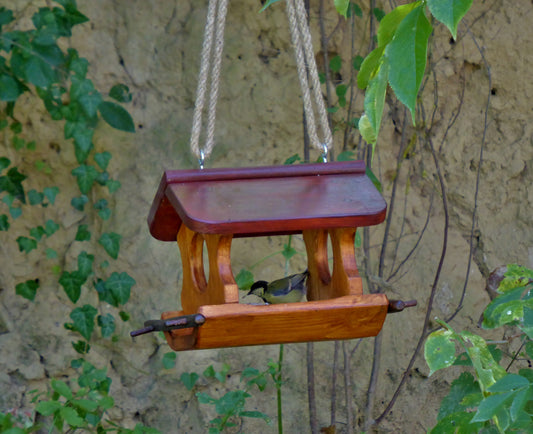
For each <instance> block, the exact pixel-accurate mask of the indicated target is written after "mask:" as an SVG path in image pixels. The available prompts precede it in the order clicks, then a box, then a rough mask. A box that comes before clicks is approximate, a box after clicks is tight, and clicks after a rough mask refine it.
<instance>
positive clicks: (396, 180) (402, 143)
mask: <svg viewBox="0 0 533 434" xmlns="http://www.w3.org/2000/svg"><path fill="white" fill-rule="evenodd" d="M406 120H407V109H406V108H404V110H403V128H402V137H401V140H400V149H399V150H398V156H397V157H396V176H395V177H394V181H393V182H392V191H391V197H390V200H389V205H388V211H387V220H386V222H385V230H384V232H383V242H382V244H381V252H380V255H379V264H378V277H383V268H384V267H385V253H386V252H387V244H388V240H389V232H390V227H391V224H392V217H393V215H394V205H395V203H396V189H397V188H398V183H399V180H400V169H401V167H402V161H403V154H404V152H405V148H406V146H407V141H406V140H405V137H406V133H405V131H406V123H407V122H406Z"/></svg>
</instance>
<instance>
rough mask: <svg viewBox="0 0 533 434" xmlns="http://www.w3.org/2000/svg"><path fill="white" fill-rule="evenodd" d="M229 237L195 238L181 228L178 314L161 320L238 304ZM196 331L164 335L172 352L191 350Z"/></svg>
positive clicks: (210, 235)
mask: <svg viewBox="0 0 533 434" xmlns="http://www.w3.org/2000/svg"><path fill="white" fill-rule="evenodd" d="M232 238H233V237H232V235H231V234H229V235H220V234H199V233H197V232H194V231H192V230H190V229H189V228H187V226H185V225H181V228H180V230H179V232H178V245H179V248H180V253H181V262H182V266H183V279H182V287H181V308H182V310H181V311H179V312H164V313H163V314H162V315H161V318H162V319H167V318H171V317H174V316H180V315H190V314H194V313H198V312H199V309H200V307H201V306H205V305H219V304H221V305H223V304H226V303H238V302H239V288H238V286H237V283H236V282H235V279H234V277H233V273H232V271H231V255H230V254H231V240H232ZM204 243H205V245H206V246H207V252H208V260H209V279H206V277H205V270H204V256H203V253H204ZM197 332H198V328H190V329H182V330H174V331H173V333H172V334H171V333H169V332H165V335H166V338H167V341H168V342H169V345H170V346H171V347H172V348H174V349H179V350H187V349H191V348H192V347H193V346H194V344H195V342H196V337H197Z"/></svg>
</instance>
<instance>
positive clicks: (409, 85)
mask: <svg viewBox="0 0 533 434" xmlns="http://www.w3.org/2000/svg"><path fill="white" fill-rule="evenodd" d="M432 31H433V28H432V26H431V24H430V23H429V21H428V19H427V18H426V15H425V13H424V7H423V5H422V4H420V5H419V6H417V7H415V8H414V9H413V10H412V11H411V12H410V13H409V14H408V15H407V16H406V17H405V18H404V19H403V20H402V22H401V23H400V25H399V26H398V29H397V30H396V33H395V36H394V39H393V40H392V41H391V42H390V43H389V44H388V45H387V47H386V49H385V56H387V58H388V59H389V65H390V69H389V83H390V85H391V87H392V90H393V91H394V93H395V94H396V96H397V97H398V99H399V100H400V101H401V102H402V103H403V104H404V105H405V106H406V107H407V108H408V109H409V110H410V111H411V117H412V119H413V124H414V122H415V106H416V98H417V95H418V91H419V89H420V85H421V84H422V78H423V76H424V71H425V69H426V61H427V45H428V40H429V36H430V35H431V32H432Z"/></svg>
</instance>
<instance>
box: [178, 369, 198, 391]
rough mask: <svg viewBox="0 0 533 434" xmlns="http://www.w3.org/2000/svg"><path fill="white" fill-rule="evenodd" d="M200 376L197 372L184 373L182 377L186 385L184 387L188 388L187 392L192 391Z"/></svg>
mask: <svg viewBox="0 0 533 434" xmlns="http://www.w3.org/2000/svg"><path fill="white" fill-rule="evenodd" d="M198 378H200V377H199V376H198V374H197V373H196V372H190V373H189V372H184V373H183V374H181V376H180V380H181V382H182V383H183V384H184V386H185V387H186V388H187V390H192V388H193V387H194V385H195V384H196V382H197V381H198Z"/></svg>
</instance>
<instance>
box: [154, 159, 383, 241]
mask: <svg viewBox="0 0 533 434" xmlns="http://www.w3.org/2000/svg"><path fill="white" fill-rule="evenodd" d="M385 212H386V203H385V201H384V200H383V198H382V197H381V195H380V194H379V192H378V191H377V190H376V188H375V187H374V185H373V184H372V182H371V181H370V179H369V178H368V177H367V176H366V175H365V168H364V164H363V163H362V162H360V161H352V162H342V163H327V164H306V165H298V166H270V167H253V168H237V169H205V170H184V171H168V172H165V175H164V176H163V179H162V180H161V184H160V186H159V190H158V192H157V194H156V197H155V199H154V202H153V204H152V208H151V210H150V215H149V217H148V223H149V227H150V231H151V233H152V235H153V236H154V237H156V238H157V239H160V240H162V241H170V240H175V239H176V235H177V232H178V230H179V228H180V226H181V224H182V223H184V224H185V225H186V226H188V227H189V228H190V229H192V230H194V231H196V232H200V233H218V234H233V236H234V237H237V236H264V235H273V234H289V233H300V232H301V231H302V230H307V229H320V228H338V227H361V226H370V225H375V224H378V223H381V222H382V221H383V220H384V218H385Z"/></svg>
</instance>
